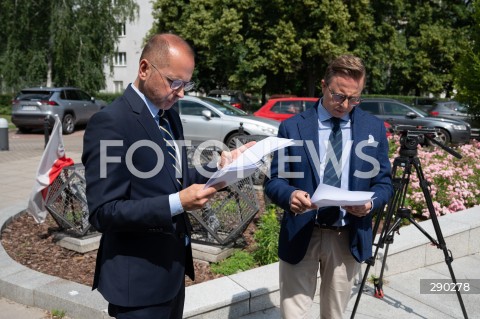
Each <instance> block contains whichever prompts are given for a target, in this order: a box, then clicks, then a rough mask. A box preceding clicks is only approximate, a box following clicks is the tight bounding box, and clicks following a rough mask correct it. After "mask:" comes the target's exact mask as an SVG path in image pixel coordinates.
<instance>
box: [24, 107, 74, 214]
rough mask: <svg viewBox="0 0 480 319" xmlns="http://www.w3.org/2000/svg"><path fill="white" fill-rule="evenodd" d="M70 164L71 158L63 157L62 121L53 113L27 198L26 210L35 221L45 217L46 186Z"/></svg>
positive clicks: (71, 163) (71, 162)
mask: <svg viewBox="0 0 480 319" xmlns="http://www.w3.org/2000/svg"><path fill="white" fill-rule="evenodd" d="M70 165H73V160H72V159H71V158H68V157H65V148H64V147H63V137H62V123H61V122H60V119H59V118H58V116H57V115H55V125H54V126H53V130H52V134H51V135H50V140H49V141H48V143H47V147H45V150H44V151H43V155H42V159H41V160H40V164H39V165H38V169H37V177H36V179H35V184H34V185H33V189H32V193H31V194H30V199H29V200H28V208H27V212H28V213H30V215H32V216H33V218H35V220H36V221H37V223H43V222H44V221H45V218H46V217H47V211H46V209H45V197H46V196H47V191H48V188H47V187H48V186H49V185H50V184H52V183H53V181H54V180H55V178H57V176H58V175H59V174H60V173H61V172H62V169H63V168H64V167H66V166H70Z"/></svg>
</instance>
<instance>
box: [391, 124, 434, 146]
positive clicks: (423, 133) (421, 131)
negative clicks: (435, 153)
mask: <svg viewBox="0 0 480 319" xmlns="http://www.w3.org/2000/svg"><path fill="white" fill-rule="evenodd" d="M393 131H394V132H395V133H397V134H399V135H400V146H401V148H403V149H407V150H416V149H417V146H418V144H425V142H426V139H427V138H429V139H434V138H435V137H436V136H437V132H438V131H439V130H438V129H436V128H434V127H417V126H412V125H395V126H394V127H393Z"/></svg>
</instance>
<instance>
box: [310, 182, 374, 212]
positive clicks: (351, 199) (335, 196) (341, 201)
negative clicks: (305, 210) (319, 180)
mask: <svg viewBox="0 0 480 319" xmlns="http://www.w3.org/2000/svg"><path fill="white" fill-rule="evenodd" d="M373 194H375V193H374V192H361V191H349V190H345V189H341V188H338V187H334V186H330V185H326V184H320V185H318V187H317V189H316V190H315V193H313V196H312V199H311V201H312V203H314V204H315V205H317V207H326V206H357V205H365V204H366V203H368V202H369V201H371V200H372V196H373Z"/></svg>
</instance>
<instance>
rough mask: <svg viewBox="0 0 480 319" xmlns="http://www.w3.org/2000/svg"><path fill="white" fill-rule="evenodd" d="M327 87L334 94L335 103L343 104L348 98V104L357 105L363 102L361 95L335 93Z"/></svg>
mask: <svg viewBox="0 0 480 319" xmlns="http://www.w3.org/2000/svg"><path fill="white" fill-rule="evenodd" d="M327 89H328V91H329V92H330V94H331V95H332V99H333V101H334V102H335V103H338V104H342V103H343V102H344V101H345V100H348V105H350V106H356V105H358V104H360V102H362V99H361V98H360V97H359V96H346V95H343V94H338V93H334V92H333V91H332V90H330V88H329V87H328V86H327Z"/></svg>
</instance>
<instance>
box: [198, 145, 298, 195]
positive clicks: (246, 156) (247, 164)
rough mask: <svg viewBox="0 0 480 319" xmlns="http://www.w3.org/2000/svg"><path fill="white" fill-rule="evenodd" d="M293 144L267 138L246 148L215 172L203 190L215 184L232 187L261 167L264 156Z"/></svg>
mask: <svg viewBox="0 0 480 319" xmlns="http://www.w3.org/2000/svg"><path fill="white" fill-rule="evenodd" d="M293 144H294V141H293V140H292V139H286V138H279V137H273V136H270V137H267V138H265V139H263V140H261V141H259V142H257V143H256V144H255V145H253V146H252V147H250V148H248V149H247V150H246V151H245V152H243V153H242V154H241V155H240V156H239V157H238V158H237V159H235V160H234V161H233V162H232V163H230V164H229V165H227V166H225V167H223V168H222V169H221V170H218V171H216V172H215V173H214V174H213V175H212V177H210V179H209V180H208V182H207V183H206V184H205V188H207V187H210V186H214V185H217V184H222V185H221V187H226V186H229V185H232V184H233V183H236V182H237V181H239V180H242V179H244V178H246V177H248V176H250V175H252V174H253V173H254V172H255V171H256V170H257V168H259V167H260V166H261V165H262V163H263V157H264V156H266V155H268V154H270V153H272V152H274V151H277V150H279V149H282V148H284V147H287V146H290V145H293Z"/></svg>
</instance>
